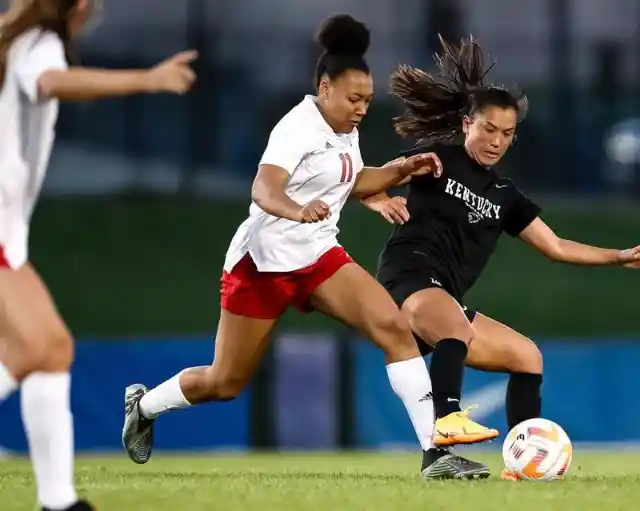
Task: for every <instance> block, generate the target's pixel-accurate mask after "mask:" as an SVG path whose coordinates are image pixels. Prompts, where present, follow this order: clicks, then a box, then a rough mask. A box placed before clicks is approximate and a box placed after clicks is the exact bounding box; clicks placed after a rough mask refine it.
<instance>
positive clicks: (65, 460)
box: [21, 373, 78, 509]
mask: <svg viewBox="0 0 640 511" xmlns="http://www.w3.org/2000/svg"><path fill="white" fill-rule="evenodd" d="M70 392H71V377H70V375H69V373H33V374H31V375H29V376H28V377H27V378H26V379H25V380H24V381H23V382H22V393H21V407H22V422H23V424H24V428H25V431H26V433H27V438H28V440H29V455H30V457H31V464H32V465H33V471H34V474H35V478H36V487H37V489H38V501H39V502H40V505H42V506H44V507H47V508H51V509H65V508H67V507H69V506H71V505H73V504H74V503H75V502H76V501H77V500H78V496H77V495H76V491H75V488H74V486H73V416H72V415H71V407H70V403H69V401H70Z"/></svg>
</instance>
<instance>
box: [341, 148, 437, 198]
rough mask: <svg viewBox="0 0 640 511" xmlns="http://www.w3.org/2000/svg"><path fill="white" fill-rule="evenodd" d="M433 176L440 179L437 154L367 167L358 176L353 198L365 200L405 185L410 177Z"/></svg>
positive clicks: (419, 155)
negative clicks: (393, 187) (399, 185)
mask: <svg viewBox="0 0 640 511" xmlns="http://www.w3.org/2000/svg"><path fill="white" fill-rule="evenodd" d="M423 174H433V175H434V176H435V177H440V175H441V174H442V163H441V162H440V159H439V158H438V156H437V155H436V154H435V153H424V154H416V155H415V156H411V157H410V158H398V159H397V160H394V161H392V162H389V163H387V164H386V165H385V166H384V167H380V168H374V167H365V168H364V169H362V171H361V172H360V173H359V174H358V177H357V178H356V182H355V185H354V186H353V190H352V191H351V196H352V197H356V198H359V199H364V198H367V197H371V196H372V195H376V194H378V193H380V192H384V191H386V190H388V189H389V188H391V187H392V186H397V185H398V184H400V183H403V182H405V181H406V180H407V178H409V177H410V176H414V175H423Z"/></svg>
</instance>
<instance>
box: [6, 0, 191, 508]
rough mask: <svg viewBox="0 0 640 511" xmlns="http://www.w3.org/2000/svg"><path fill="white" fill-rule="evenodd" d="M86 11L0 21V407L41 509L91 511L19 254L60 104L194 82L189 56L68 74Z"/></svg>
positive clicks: (65, 399)
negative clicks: (24, 456) (14, 432)
mask: <svg viewBox="0 0 640 511" xmlns="http://www.w3.org/2000/svg"><path fill="white" fill-rule="evenodd" d="M91 9H92V4H91V0H20V1H16V2H14V3H13V5H12V6H11V7H10V9H9V11H8V12H7V13H5V14H4V15H3V16H2V18H0V309H1V310H2V315H1V316H0V400H3V399H5V398H6V397H7V396H9V395H10V394H11V393H12V392H13V391H15V390H16V389H17V388H18V387H19V386H20V387H21V389H22V393H21V407H22V419H23V423H24V426H25V430H26V434H27V438H28V441H29V451H30V456H31V460H32V464H33V469H34V473H35V479H36V485H37V492H38V503H39V506H41V507H42V509H44V510H73V511H87V510H90V509H92V507H91V505H90V504H88V503H87V502H85V501H79V500H78V497H77V495H76V491H75V488H74V484H73V418H72V414H71V410H70V405H69V393H70V376H69V371H70V368H71V364H72V359H73V351H74V350H73V340H72V337H71V334H70V333H69V330H68V329H67V327H66V325H65V323H64V321H63V320H62V319H61V317H60V315H59V313H58V311H57V310H56V307H55V305H54V303H53V301H52V299H51V296H50V295H49V293H48V291H47V288H46V286H45V284H44V283H43V282H42V281H41V280H40V278H39V276H38V274H37V273H36V271H35V270H34V268H33V267H32V266H31V265H30V264H29V262H28V252H27V245H28V233H29V223H30V219H31V214H32V212H33V209H34V206H35V204H36V201H37V198H38V195H39V192H40V187H41V185H42V182H43V180H44V176H45V173H46V169H47V165H48V162H49V156H50V152H51V148H52V145H53V142H54V136H55V135H54V128H55V123H56V119H57V116H58V101H59V100H83V99H94V98H101V97H113V96H123V95H128V94H134V93H156V92H170V93H177V94H182V93H185V92H186V91H187V90H188V89H189V88H190V87H191V84H192V83H193V81H194V78H195V77H194V75H193V71H192V70H191V69H190V68H189V62H190V61H191V60H193V59H194V58H195V54H194V53H190V52H187V53H182V54H179V55H177V56H175V57H173V58H172V59H169V60H167V61H166V62H164V63H162V64H160V65H159V66H157V67H155V68H152V69H151V70H132V71H105V70H98V69H87V68H81V67H69V66H68V59H67V55H68V54H69V53H70V49H71V48H70V46H71V41H72V39H73V38H74V37H75V36H76V35H77V34H78V32H79V31H80V30H81V29H82V27H83V26H84V25H85V23H86V22H87V20H88V18H89V17H90V14H91Z"/></svg>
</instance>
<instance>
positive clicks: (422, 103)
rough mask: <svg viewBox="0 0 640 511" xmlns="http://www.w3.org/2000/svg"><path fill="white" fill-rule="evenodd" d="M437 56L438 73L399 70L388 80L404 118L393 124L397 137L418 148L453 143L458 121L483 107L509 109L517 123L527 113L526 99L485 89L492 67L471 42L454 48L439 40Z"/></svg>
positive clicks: (514, 93)
mask: <svg viewBox="0 0 640 511" xmlns="http://www.w3.org/2000/svg"><path fill="white" fill-rule="evenodd" d="M440 44H441V46H442V51H441V53H439V54H438V53H436V55H435V61H436V64H437V68H438V70H437V73H426V72H425V71H423V70H421V69H417V68H414V67H411V66H406V65H402V66H400V67H399V68H398V70H397V71H396V72H394V73H393V74H392V75H391V94H392V95H394V96H396V97H399V98H400V99H401V100H402V102H403V103H404V106H405V112H404V114H403V115H401V116H400V117H397V118H395V119H394V126H395V130H396V132H397V133H398V134H399V135H400V136H403V137H410V138H413V139H414V140H416V141H417V142H418V143H420V144H425V143H430V142H439V141H444V140H450V139H454V138H456V137H457V136H458V135H460V134H461V133H462V118H463V117H464V116H466V115H469V116H473V115H474V114H475V113H476V112H479V111H482V110H483V109H484V108H485V107H487V106H498V107H501V108H513V109H514V110H515V111H516V113H517V114H518V122H520V121H522V120H523V119H524V118H525V116H526V114H527V110H528V101H527V97H526V96H525V95H524V94H523V93H521V92H520V91H517V90H508V89H506V88H504V87H498V86H495V85H486V84H485V78H486V76H487V74H488V73H489V71H491V69H492V68H493V66H494V65H495V62H489V63H487V62H486V58H485V55H484V53H483V51H482V48H480V45H478V43H476V42H475V41H474V40H473V38H472V37H469V39H463V40H462V41H461V42H460V44H459V45H458V46H454V45H452V44H450V43H448V42H446V41H445V40H444V39H442V37H440Z"/></svg>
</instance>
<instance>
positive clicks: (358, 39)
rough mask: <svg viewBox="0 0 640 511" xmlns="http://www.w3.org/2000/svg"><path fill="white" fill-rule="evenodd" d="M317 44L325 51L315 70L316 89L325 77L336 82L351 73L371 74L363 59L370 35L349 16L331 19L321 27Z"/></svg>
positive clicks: (343, 15) (341, 15)
mask: <svg viewBox="0 0 640 511" xmlns="http://www.w3.org/2000/svg"><path fill="white" fill-rule="evenodd" d="M316 40H317V41H318V42H319V43H320V44H321V45H322V46H323V47H324V51H323V52H322V55H320V58H319V59H318V64H317V66H316V76H315V85H316V88H317V87H318V85H319V84H320V81H321V80H322V78H323V77H324V76H326V77H328V78H329V79H330V80H334V79H336V78H338V77H339V76H340V75H342V74H343V73H344V72H346V71H348V70H350V69H356V70H358V71H362V72H364V73H367V74H368V73H369V72H370V70H369V65H368V64H367V62H366V61H365V60H364V55H365V53H367V50H368V49H369V42H370V40H371V34H370V32H369V29H368V28H367V27H366V25H365V24H364V23H362V22H360V21H357V20H355V19H353V18H352V17H351V16H349V15H348V14H339V15H336V16H331V17H330V18H327V19H326V20H325V21H323V22H322V24H321V25H320V28H319V29H318V32H317V34H316Z"/></svg>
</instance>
